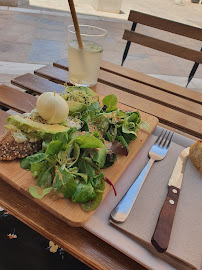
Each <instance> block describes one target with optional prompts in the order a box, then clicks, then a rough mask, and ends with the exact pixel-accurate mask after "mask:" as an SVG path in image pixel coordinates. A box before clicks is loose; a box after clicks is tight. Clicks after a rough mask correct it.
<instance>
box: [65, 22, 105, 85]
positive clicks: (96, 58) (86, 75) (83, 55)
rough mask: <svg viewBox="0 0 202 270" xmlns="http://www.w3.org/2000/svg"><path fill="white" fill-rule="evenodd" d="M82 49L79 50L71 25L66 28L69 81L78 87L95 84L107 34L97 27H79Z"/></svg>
mask: <svg viewBox="0 0 202 270" xmlns="http://www.w3.org/2000/svg"><path fill="white" fill-rule="evenodd" d="M80 32H81V39H82V43H83V48H82V49H81V48H79V45H78V42H77V38H76V33H75V29H74V26H73V25H69V26H68V62H69V81H70V82H71V83H72V84H74V85H78V86H88V87H89V86H93V85H95V84H96V83H97V79H98V72H99V69H100V63H101V59H102V52H103V42H104V37H105V36H106V34H107V32H106V31H105V30H104V29H102V28H99V27H95V26H91V25H80Z"/></svg>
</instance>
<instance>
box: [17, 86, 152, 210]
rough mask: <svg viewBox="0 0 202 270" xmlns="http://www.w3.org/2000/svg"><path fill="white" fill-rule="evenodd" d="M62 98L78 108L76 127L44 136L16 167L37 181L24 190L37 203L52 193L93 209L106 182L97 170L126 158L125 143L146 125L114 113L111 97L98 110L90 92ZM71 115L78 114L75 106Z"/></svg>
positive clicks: (77, 90)
mask: <svg viewBox="0 0 202 270" xmlns="http://www.w3.org/2000/svg"><path fill="white" fill-rule="evenodd" d="M62 96H63V97H64V99H65V100H67V102H68V101H69V102H70V101H71V102H72V101H74V102H76V106H78V108H81V107H82V110H80V111H79V114H77V116H76V117H77V118H78V119H79V120H80V121H81V123H82V125H81V126H82V127H81V129H80V130H77V129H76V128H70V129H69V130H68V131H67V132H59V133H56V134H54V135H52V137H51V138H50V137H48V139H46V140H44V141H43V143H42V150H41V151H40V152H38V153H36V154H34V155H32V156H29V157H26V158H25V159H23V160H22V161H21V167H22V168H24V169H28V170H30V171H31V173H32V174H33V176H34V177H35V178H36V181H37V182H36V186H35V187H30V189H29V192H30V194H31V195H32V196H33V197H35V198H38V199H41V198H43V197H44V196H45V195H47V194H48V193H50V192H51V193H53V192H54V193H55V194H58V196H59V197H63V198H70V199H71V200H72V202H75V203H80V204H81V206H82V208H83V209H84V210H86V211H93V210H95V209H96V208H97V207H98V206H99V204H100V202H101V201H102V195H103V192H104V189H105V182H108V183H111V182H110V180H109V179H107V178H105V177H104V174H103V172H102V171H101V168H106V167H109V166H111V165H112V164H113V163H114V162H115V161H116V159H117V154H118V155H119V154H121V155H127V154H128V152H129V147H128V144H129V143H130V142H131V141H132V140H134V139H136V138H137V133H138V130H139V129H140V127H141V125H142V126H144V127H146V128H147V127H148V126H147V125H146V124H145V123H143V122H141V117H140V114H139V112H137V111H136V112H124V111H121V110H119V109H118V108H117V97H116V96H115V95H109V96H106V97H105V98H104V99H103V107H101V106H100V104H99V101H98V100H96V98H95V94H94V92H93V91H92V90H91V89H89V88H85V87H76V86H72V87H67V89H66V92H64V93H62ZM78 103H80V104H85V105H86V106H80V105H79V104H78ZM72 112H74V113H75V114H76V113H77V112H78V111H77V110H76V109H75V108H74V110H72ZM62 124H63V123H61V125H62Z"/></svg>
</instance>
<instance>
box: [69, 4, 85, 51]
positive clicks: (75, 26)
mask: <svg viewBox="0 0 202 270" xmlns="http://www.w3.org/2000/svg"><path fill="white" fill-rule="evenodd" d="M68 2H69V7H70V11H71V15H72V20H73V23H74V28H75V32H76V38H77V41H78V44H79V48H80V49H83V42H82V39H81V33H80V28H79V23H78V19H77V15H76V10H75V6H74V1H73V0H68Z"/></svg>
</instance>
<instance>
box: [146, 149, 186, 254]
mask: <svg viewBox="0 0 202 270" xmlns="http://www.w3.org/2000/svg"><path fill="white" fill-rule="evenodd" d="M188 155H189V147H188V148H185V149H184V150H183V151H182V152H181V153H180V155H179V157H178V159H177V162H176V165H175V168H174V170H173V173H172V175H171V178H170V180H169V182H168V194H167V197H166V199H165V202H164V204H163V207H162V208H161V212H160V214H159V218H158V221H157V224H156V228H155V230H154V234H153V236H152V239H151V243H152V245H153V246H154V247H155V249H156V250H157V251H158V252H160V253H163V252H165V251H166V250H167V248H168V244H169V240H170V235H171V230H172V225H173V221H174V217H175V211H176V208H177V202H178V199H179V194H180V188H181V185H182V179H183V174H184V169H185V165H186V161H187V157H188Z"/></svg>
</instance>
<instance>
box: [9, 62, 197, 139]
mask: <svg viewBox="0 0 202 270" xmlns="http://www.w3.org/2000/svg"><path fill="white" fill-rule="evenodd" d="M63 62H64V64H67V63H65V61H63ZM56 65H57V64H56ZM65 69H66V70H65ZM67 69H68V67H67V66H63V69H60V68H59V67H55V66H50V65H49V66H45V67H42V68H40V69H38V70H36V71H35V75H37V76H41V77H42V78H43V80H44V81H43V84H44V85H45V82H46V81H47V80H46V79H48V80H50V81H51V82H57V83H59V84H64V83H65V82H68V70H67ZM30 76H31V75H29V77H30ZM32 76H34V75H32ZM42 78H41V80H42ZM16 80H18V78H17V79H16ZM24 81H25V83H24ZM50 81H49V83H50ZM13 82H15V79H14V80H13ZM28 84H29V80H28V79H27V75H24V77H23V76H21V83H20V84H19V82H18V86H21V87H23V88H25V85H26V86H28ZM35 87H36V88H35V89H34V88H33V84H32V85H31V86H30V87H29V86H28V87H27V89H28V90H29V89H30V88H32V90H33V89H34V91H35V92H36V91H37V89H38V86H37V85H35ZM184 89H185V88H182V90H184ZM94 90H95V91H97V92H98V94H100V95H106V94H110V93H112V92H113V93H114V94H116V95H117V97H118V99H119V101H120V102H122V103H124V104H126V105H127V104H128V105H130V106H131V107H134V108H136V109H139V110H142V111H144V112H146V113H149V114H152V115H154V116H156V117H158V118H159V120H160V122H161V123H163V124H166V125H168V126H170V127H173V128H176V129H179V130H181V131H183V132H185V133H188V134H190V135H192V136H196V137H199V138H201V137H202V124H201V123H202V120H201V119H202V110H201V108H202V106H201V104H199V103H198V101H195V100H190V99H187V98H183V97H182V95H183V91H181V95H180V96H179V95H177V96H176V95H174V93H173V92H172V93H168V92H165V91H161V90H160V89H157V88H156V87H151V86H149V85H146V84H144V83H143V84H141V83H140V82H137V81H134V80H131V79H128V78H126V77H122V76H119V75H118V74H114V73H110V72H107V71H106V70H101V71H100V77H99V83H98V84H97V86H96V88H95V87H94ZM186 90H187V89H185V92H186ZM189 91H190V90H189ZM187 93H188V92H186V94H187ZM197 94H198V95H197V97H196V95H195V97H196V98H197V100H199V99H200V97H201V96H202V95H201V94H199V93H197Z"/></svg>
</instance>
